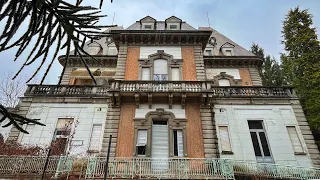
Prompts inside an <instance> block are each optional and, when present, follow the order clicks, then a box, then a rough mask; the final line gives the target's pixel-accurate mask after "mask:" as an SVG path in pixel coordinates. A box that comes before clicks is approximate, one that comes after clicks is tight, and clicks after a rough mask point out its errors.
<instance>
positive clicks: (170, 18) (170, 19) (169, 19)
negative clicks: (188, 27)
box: [165, 16, 182, 23]
mask: <svg viewBox="0 0 320 180" xmlns="http://www.w3.org/2000/svg"><path fill="white" fill-rule="evenodd" d="M181 21H182V20H181V19H180V18H177V17H176V16H171V17H169V18H167V19H166V20H165V22H166V23H168V22H181Z"/></svg>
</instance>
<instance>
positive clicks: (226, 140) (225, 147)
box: [219, 126, 232, 152]
mask: <svg viewBox="0 0 320 180" xmlns="http://www.w3.org/2000/svg"><path fill="white" fill-rule="evenodd" d="M219 137H220V144H221V151H222V152H231V151H232V149H231V143H230V137H229V131H228V127H227V126H219Z"/></svg>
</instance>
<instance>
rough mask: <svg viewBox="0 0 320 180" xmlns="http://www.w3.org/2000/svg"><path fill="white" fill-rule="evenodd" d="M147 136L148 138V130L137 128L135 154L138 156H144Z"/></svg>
mask: <svg viewBox="0 0 320 180" xmlns="http://www.w3.org/2000/svg"><path fill="white" fill-rule="evenodd" d="M147 138H148V131H147V130H138V137H137V144H136V147H137V150H136V151H137V155H138V156H145V155H146V146H147Z"/></svg>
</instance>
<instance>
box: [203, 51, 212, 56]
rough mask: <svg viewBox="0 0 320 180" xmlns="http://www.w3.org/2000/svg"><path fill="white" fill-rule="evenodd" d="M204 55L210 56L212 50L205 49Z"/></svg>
mask: <svg viewBox="0 0 320 180" xmlns="http://www.w3.org/2000/svg"><path fill="white" fill-rule="evenodd" d="M204 55H205V56H212V50H206V51H205V54H204Z"/></svg>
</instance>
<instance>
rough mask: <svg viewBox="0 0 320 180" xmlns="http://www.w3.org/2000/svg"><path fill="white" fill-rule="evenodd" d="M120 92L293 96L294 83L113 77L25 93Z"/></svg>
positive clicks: (31, 88)
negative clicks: (106, 81)
mask: <svg viewBox="0 0 320 180" xmlns="http://www.w3.org/2000/svg"><path fill="white" fill-rule="evenodd" d="M108 92H120V93H144V92H146V93H207V94H210V96H211V97H216V98H246V97H257V98H272V97H275V98H292V97H296V95H295V93H294V90H293V87H264V86H215V85H213V83H212V82H210V81H113V82H111V83H110V86H109V85H108V86H95V85H60V86H58V85H34V84H31V85H28V88H27V90H26V92H25V96H57V97H59V96H66V97H72V96H77V97H79V96H86V97H87V96H88V97H101V96H108Z"/></svg>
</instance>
